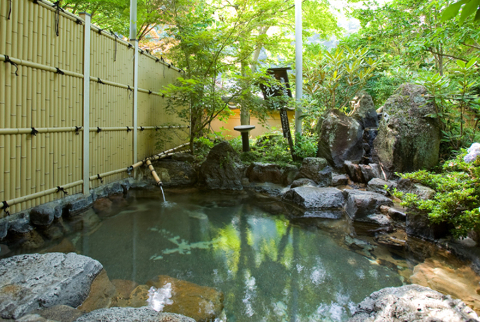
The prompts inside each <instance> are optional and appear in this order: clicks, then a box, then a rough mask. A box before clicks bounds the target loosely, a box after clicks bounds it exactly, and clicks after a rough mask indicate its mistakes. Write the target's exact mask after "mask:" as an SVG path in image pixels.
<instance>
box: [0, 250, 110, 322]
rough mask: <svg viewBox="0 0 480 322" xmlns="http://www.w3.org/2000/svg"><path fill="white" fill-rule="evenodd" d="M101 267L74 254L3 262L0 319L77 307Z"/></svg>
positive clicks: (1, 263)
mask: <svg viewBox="0 0 480 322" xmlns="http://www.w3.org/2000/svg"><path fill="white" fill-rule="evenodd" d="M102 268H103V267H102V265H101V264H100V263H99V262H98V261H96V260H94V259H91V258H89V257H86V256H82V255H77V254H75V253H69V254H62V253H47V254H43V255H40V254H29V255H19V256H13V257H10V258H6V259H2V260H0V316H1V317H2V318H5V319H10V318H14V319H16V318H18V317H21V316H23V315H25V314H27V313H29V312H32V311H34V310H37V309H39V308H48V307H52V306H55V305H60V304H63V305H69V306H72V307H77V306H79V305H80V304H82V302H83V301H84V300H85V299H86V297H87V295H88V293H89V291H90V285H91V283H92V281H93V280H94V279H95V277H96V276H97V275H98V274H99V273H100V271H101V270H102Z"/></svg>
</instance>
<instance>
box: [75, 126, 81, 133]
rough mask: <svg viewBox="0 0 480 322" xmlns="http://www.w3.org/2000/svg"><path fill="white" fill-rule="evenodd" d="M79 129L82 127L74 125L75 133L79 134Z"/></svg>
mask: <svg viewBox="0 0 480 322" xmlns="http://www.w3.org/2000/svg"><path fill="white" fill-rule="evenodd" d="M81 129H82V127H81V126H75V134H76V135H79V134H80V130H81Z"/></svg>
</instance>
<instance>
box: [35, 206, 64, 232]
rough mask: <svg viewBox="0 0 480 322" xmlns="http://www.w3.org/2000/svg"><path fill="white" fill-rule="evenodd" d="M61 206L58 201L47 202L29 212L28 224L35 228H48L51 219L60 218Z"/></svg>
mask: <svg viewBox="0 0 480 322" xmlns="http://www.w3.org/2000/svg"><path fill="white" fill-rule="evenodd" d="M62 210H63V206H62V204H61V203H60V202H59V201H53V202H48V203H45V204H43V205H40V206H37V207H35V208H33V209H32V210H30V222H31V223H32V224H34V225H35V226H48V225H50V224H51V223H52V222H53V219H55V218H60V217H61V216H62Z"/></svg>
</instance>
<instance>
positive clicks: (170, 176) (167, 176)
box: [154, 154, 197, 187]
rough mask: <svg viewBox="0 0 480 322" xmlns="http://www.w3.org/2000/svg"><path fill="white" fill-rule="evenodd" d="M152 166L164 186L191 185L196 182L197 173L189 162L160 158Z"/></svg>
mask: <svg viewBox="0 0 480 322" xmlns="http://www.w3.org/2000/svg"><path fill="white" fill-rule="evenodd" d="M187 155H188V154H187ZM154 167H155V169H156V170H157V173H158V174H159V175H160V178H161V180H162V183H163V186H164V187H179V186H192V185H194V184H195V183H196V182H197V173H196V172H195V169H194V168H193V167H192V165H191V164H190V163H189V162H184V161H176V160H161V161H157V162H155V163H154Z"/></svg>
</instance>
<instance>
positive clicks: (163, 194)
mask: <svg viewBox="0 0 480 322" xmlns="http://www.w3.org/2000/svg"><path fill="white" fill-rule="evenodd" d="M160 190H162V196H163V202H165V193H163V188H162V186H160Z"/></svg>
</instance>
